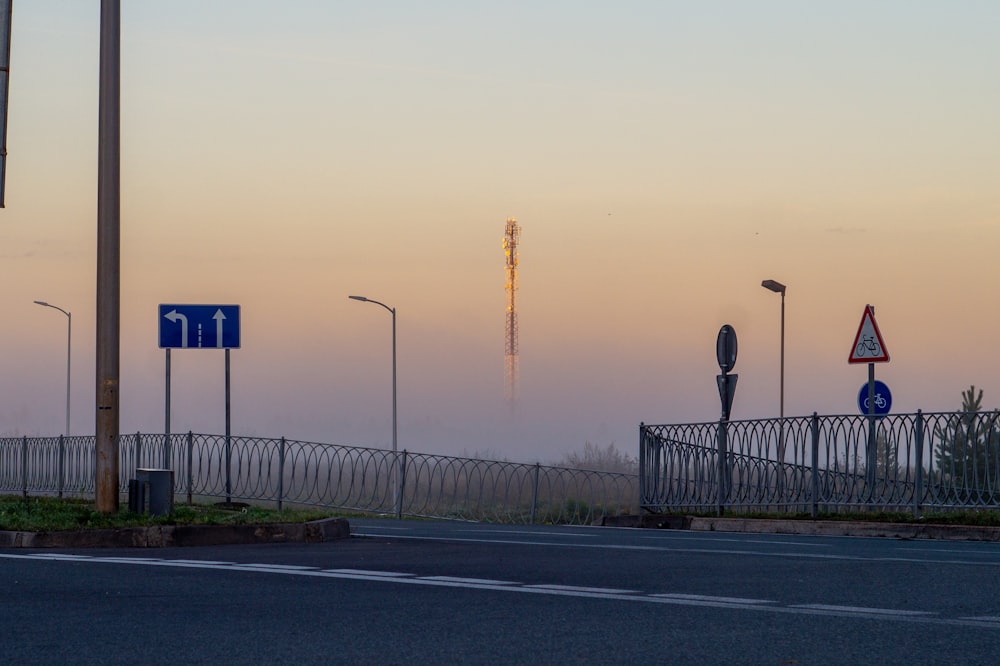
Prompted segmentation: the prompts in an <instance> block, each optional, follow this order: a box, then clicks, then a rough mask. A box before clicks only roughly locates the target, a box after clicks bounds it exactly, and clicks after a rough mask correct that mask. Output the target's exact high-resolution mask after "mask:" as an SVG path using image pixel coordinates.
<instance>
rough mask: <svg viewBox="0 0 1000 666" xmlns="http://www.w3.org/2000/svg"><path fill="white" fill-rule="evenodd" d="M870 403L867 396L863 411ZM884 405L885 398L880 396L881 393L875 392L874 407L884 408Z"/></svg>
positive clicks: (866, 409)
mask: <svg viewBox="0 0 1000 666" xmlns="http://www.w3.org/2000/svg"><path fill="white" fill-rule="evenodd" d="M870 405H871V402H870V401H869V400H868V398H865V411H868V407H869V406H870ZM885 405H886V400H885V398H883V397H882V394H881V393H876V394H875V408H876V409H885Z"/></svg>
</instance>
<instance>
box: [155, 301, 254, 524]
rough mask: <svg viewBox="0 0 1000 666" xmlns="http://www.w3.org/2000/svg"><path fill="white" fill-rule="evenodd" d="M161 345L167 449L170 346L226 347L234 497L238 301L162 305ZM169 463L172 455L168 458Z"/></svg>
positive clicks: (228, 440) (229, 454)
mask: <svg viewBox="0 0 1000 666" xmlns="http://www.w3.org/2000/svg"><path fill="white" fill-rule="evenodd" d="M158 321H159V324H160V327H159V340H160V348H161V349H164V350H166V355H167V362H166V407H165V412H166V415H165V424H164V432H165V433H166V437H167V446H166V450H167V451H169V450H170V350H171V349H224V350H225V351H226V370H225V373H226V376H225V383H226V463H225V464H226V503H227V504H229V503H231V502H232V501H233V497H232V477H231V469H230V467H231V464H232V448H231V437H232V430H231V427H230V426H231V423H230V402H229V350H230V349H238V348H239V346H240V306H238V305H160V306H159V317H158ZM166 462H167V464H166V466H167V467H169V466H170V465H169V463H170V461H169V458H168V460H167V461H166Z"/></svg>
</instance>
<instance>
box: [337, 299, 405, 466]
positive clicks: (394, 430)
mask: <svg viewBox="0 0 1000 666" xmlns="http://www.w3.org/2000/svg"><path fill="white" fill-rule="evenodd" d="M348 298H350V299H353V300H355V301H363V302H365V303H374V304H375V305H381V306H382V307H383V308H385V309H386V310H388V311H389V312H391V313H392V452H393V453H396V432H397V430H396V308H390V307H389V306H388V305H386V304H385V303H381V302H379V301H376V300H372V299H371V298H365V297H364V296H348Z"/></svg>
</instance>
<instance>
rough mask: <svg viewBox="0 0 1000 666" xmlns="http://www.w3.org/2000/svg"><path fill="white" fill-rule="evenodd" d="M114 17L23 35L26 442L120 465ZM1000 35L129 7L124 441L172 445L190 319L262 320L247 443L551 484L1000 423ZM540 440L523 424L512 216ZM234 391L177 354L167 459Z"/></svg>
mask: <svg viewBox="0 0 1000 666" xmlns="http://www.w3.org/2000/svg"><path fill="white" fill-rule="evenodd" d="M99 6H100V2H99V0H90V1H87V2H83V1H81V0H31V1H30V2H27V1H24V2H21V1H19V2H16V3H15V7H14V19H13V47H12V54H11V73H10V109H9V124H8V163H7V201H6V203H7V207H6V208H5V209H3V210H0V280H2V283H3V288H2V290H0V307H2V310H3V312H4V314H5V317H4V324H3V326H2V327H0V345H2V349H3V353H0V433H3V434H29V435H35V434H40V435H57V434H59V432H60V431H61V430H62V429H63V422H64V409H65V402H64V400H65V367H66V366H65V363H66V357H65V353H66V318H65V317H64V316H63V315H61V314H60V313H59V312H56V311H55V310H51V309H48V308H42V307H39V306H37V305H34V304H32V301H33V300H36V299H37V300H45V301H49V302H50V303H53V304H55V305H59V306H60V307H62V308H64V309H67V310H70V311H72V313H73V357H72V358H73V363H72V370H73V381H72V385H73V386H72V397H73V415H72V430H73V432H74V433H75V434H92V433H93V430H94V337H95V336H94V333H95V320H94V310H95V299H96V296H95V284H96V277H95V266H96V253H95V241H96V219H97V206H96V184H97V173H96V171H97V74H98V67H97V63H98V41H99ZM998 34H1000V3H996V2H993V1H985V0H984V1H982V2H972V1H960V0H959V1H951V2H947V3H945V2H929V1H928V2H920V1H917V0H899V1H893V2H888V1H887V2H878V1H873V0H864V1H858V2H851V1H841V2H836V3H818V2H800V1H798V0H788V1H787V2H778V1H773V2H772V1H766V0H762V1H757V2H737V1H732V2H712V1H705V2H668V1H655V2H653V1H651V2H628V1H624V2H614V3H612V2H584V1H577V0H573V1H569V0H567V1H564V2H537V1H532V2H510V1H508V2H470V1H468V0H463V1H458V0H456V1H454V2H436V1H428V2H379V3H358V2H338V1H335V0H284V1H283V2H280V3H275V2H264V1H263V0H259V1H258V0H253V1H248V0H210V1H207V2H206V1H204V0H199V1H194V0H172V1H171V2H162V1H159V2H154V1H153V0H126V1H125V2H123V3H122V119H123V120H122V215H121V229H122V241H121V242H122V250H121V251H122V295H121V297H122V350H121V368H122V370H121V372H122V375H121V428H122V431H123V432H134V431H142V432H162V430H163V426H164V386H163V385H164V352H163V351H162V350H160V349H158V347H157V329H158V322H157V306H158V305H159V304H161V303H203V304H213V303H219V304H239V305H240V306H241V308H242V309H241V313H242V348H241V349H239V350H235V351H233V353H232V368H233V369H232V386H233V390H232V409H233V431H234V433H237V434H250V435H260V436H275V437H277V436H282V435H284V436H287V437H290V438H297V439H307V440H313V441H323V442H331V443H338V444H355V445H365V446H379V447H387V446H389V444H390V442H391V434H392V430H391V342H390V334H391V326H390V317H389V313H387V312H386V311H384V310H382V309H381V308H379V307H377V306H374V305H372V304H366V303H359V302H356V301H351V300H348V298H347V296H348V295H349V294H361V295H364V296H368V297H369V298H373V299H377V300H380V301H383V302H385V303H387V304H389V305H391V306H395V307H396V308H397V310H398V351H399V445H400V447H401V448H406V449H409V450H411V451H424V452H436V453H458V454H461V453H463V452H464V453H470V454H471V453H474V452H484V451H490V452H491V453H492V454H493V455H500V456H504V457H508V458H510V459H514V460H530V461H533V460H541V461H543V462H548V461H552V460H555V459H558V458H559V457H561V455H562V454H564V453H566V452H568V451H571V450H577V449H580V448H581V447H582V446H583V444H584V442H586V441H590V442H593V443H595V444H600V445H602V446H603V445H606V444H608V443H610V442H614V443H616V444H617V445H619V446H620V447H621V448H623V449H625V450H627V451H629V452H631V453H633V454H634V453H635V452H636V450H637V447H638V444H637V439H638V438H637V433H638V425H639V423H640V422H641V421H645V422H647V423H676V422H696V421H707V420H712V419H716V418H718V413H719V400H718V394H717V390H716V386H715V375H716V374H717V373H718V366H717V364H716V360H715V339H716V334H717V332H718V330H719V327H720V326H721V325H723V324H726V323H728V324H731V325H733V326H734V327H735V329H736V331H737V334H738V336H739V359H738V361H737V364H736V368H735V372H737V373H739V375H740V380H739V386H738V390H737V394H736V401H735V405H734V408H733V418H737V419H743V418H764V417H771V416H775V415H777V413H778V408H779V404H778V386H779V372H778V363H779V349H780V346H779V327H780V297H779V296H778V295H777V294H774V293H772V292H770V291H767V290H765V289H763V288H762V287H761V286H760V283H761V280H763V279H767V278H771V279H775V280H778V281H780V282H783V283H785V284H786V285H788V293H787V300H786V308H787V309H786V399H785V413H786V414H788V415H802V414H808V413H811V412H813V411H818V412H820V413H823V414H832V413H855V412H856V411H857V407H856V402H855V401H856V396H857V392H858V389H859V388H860V386H861V384H862V383H863V382H864V381H865V380H866V377H867V372H866V368H865V366H863V365H849V364H848V363H847V358H848V355H849V353H850V351H851V349H850V347H851V343H852V341H853V338H854V334H855V332H856V330H857V327H858V324H859V322H860V320H861V316H862V313H863V310H864V306H865V304H866V303H871V304H873V305H874V306H875V308H876V317H877V320H878V324H879V326H880V328H881V331H882V334H883V336H884V338H885V342H886V345H887V347H888V349H889V352H890V353H891V356H892V360H891V362H890V363H888V364H881V365H879V366H878V367H877V371H876V372H877V376H878V378H879V379H881V380H883V381H885V382H886V383H887V384H888V385H889V386H890V387H891V388H892V390H893V397H894V405H893V411H895V412H911V411H916V410H917V409H924V410H929V411H943V410H951V409H955V408H958V407H959V406H960V404H961V395H960V394H961V391H962V390H963V389H966V388H968V386H969V385H970V384H975V385H976V386H977V387H982V388H983V389H985V399H984V404H985V405H986V406H988V407H990V408H993V407H996V406H1000V374H998V370H1000V349H998V333H997V331H998V329H1000V299H998V296H997V286H998V278H1000V264H998V261H1000V130H998V119H1000V40H998V39H997V35H998ZM508 216H514V217H516V218H517V219H518V220H519V222H520V223H521V224H522V226H523V235H522V244H521V251H520V259H521V266H520V268H521V270H520V282H521V291H520V293H519V299H520V301H519V312H520V351H521V355H520V367H521V382H520V411H519V414H518V418H517V420H516V422H515V421H512V420H511V419H509V418H508V415H507V411H506V409H505V407H504V403H503V368H504V358H503V352H504V309H505V293H504V257H503V250H502V247H501V238H502V235H503V230H504V221H505V219H506V217H508ZM223 368H224V365H223V354H222V353H221V352H213V351H186V352H180V351H178V352H175V353H174V354H173V387H174V390H173V398H172V401H173V415H172V426H173V428H172V429H173V430H174V431H175V432H180V431H185V430H188V429H193V430H195V431H197V432H209V433H219V432H222V431H223V430H224V392H223Z"/></svg>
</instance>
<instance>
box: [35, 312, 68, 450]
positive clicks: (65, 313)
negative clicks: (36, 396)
mask: <svg viewBox="0 0 1000 666" xmlns="http://www.w3.org/2000/svg"><path fill="white" fill-rule="evenodd" d="M35 304H36V305H41V306H43V307H46V308H52V309H53V310H59V312H62V313H63V314H64V315H66V433H65V434H66V435H67V436H68V435H69V387H70V380H69V369H70V350H71V349H72V348H73V345H72V341H73V315H71V314H70V313H69V312H66V311H65V310H63V309H62V308H61V307H59V306H57V305H52V304H50V303H46V302H45V301H35Z"/></svg>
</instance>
